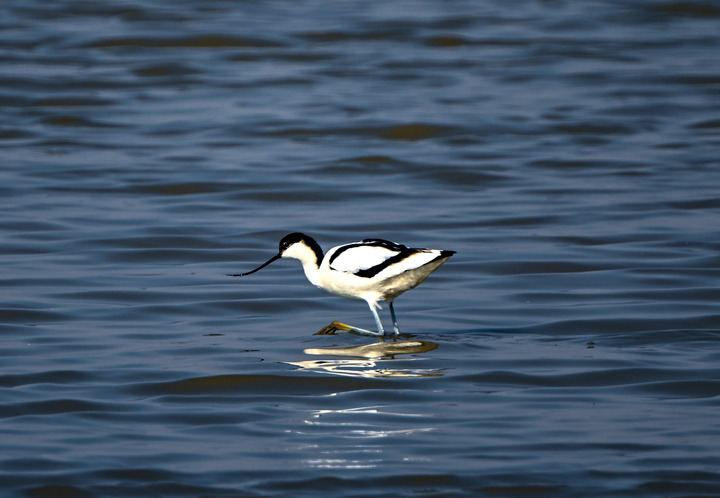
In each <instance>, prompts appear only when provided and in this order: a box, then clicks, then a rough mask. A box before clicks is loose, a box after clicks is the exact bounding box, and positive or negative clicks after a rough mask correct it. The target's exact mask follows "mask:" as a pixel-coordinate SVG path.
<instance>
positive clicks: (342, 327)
mask: <svg viewBox="0 0 720 498" xmlns="http://www.w3.org/2000/svg"><path fill="white" fill-rule="evenodd" d="M338 331H347V332H350V333H351V334H360V335H369V336H372V337H382V336H383V335H384V334H382V333H379V332H375V331H372V330H366V329H361V328H359V327H353V326H352V325H348V324H346V323H341V322H338V321H337V320H334V321H332V322H331V323H330V324H328V325H326V326H325V327H323V328H321V329H320V330H318V331H317V332H315V335H334V334H335V332H338Z"/></svg>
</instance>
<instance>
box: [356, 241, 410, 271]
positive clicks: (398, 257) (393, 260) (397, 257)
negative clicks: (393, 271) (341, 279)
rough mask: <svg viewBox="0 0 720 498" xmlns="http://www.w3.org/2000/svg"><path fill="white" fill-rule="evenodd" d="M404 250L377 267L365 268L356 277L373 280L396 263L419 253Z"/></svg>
mask: <svg viewBox="0 0 720 498" xmlns="http://www.w3.org/2000/svg"><path fill="white" fill-rule="evenodd" d="M402 247H403V250H401V251H400V252H398V253H397V254H396V255H395V256H392V257H390V258H388V259H386V260H385V261H383V262H382V263H380V264H379V265H375V266H373V267H370V268H365V269H364V270H358V271H356V272H355V273H354V275H357V276H358V277H364V278H373V277H374V276H375V275H377V274H378V273H380V272H381V271H383V270H384V269H385V268H387V267H389V266H391V265H394V264H395V263H397V262H399V261H402V260H403V259H405V258H407V257H408V256H410V255H411V254H413V253H415V252H418V251H416V250H415V249H409V248H407V247H405V246H402Z"/></svg>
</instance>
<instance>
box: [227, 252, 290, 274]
mask: <svg viewBox="0 0 720 498" xmlns="http://www.w3.org/2000/svg"><path fill="white" fill-rule="evenodd" d="M280 258H282V256H281V255H279V254H276V255H275V256H273V257H272V258H270V259H268V260H267V261H265V262H264V263H263V264H261V265H260V266H258V267H257V268H255V269H254V270H251V271H249V272H247V273H235V274H231V273H228V274H227V276H228V277H244V276H246V275H250V274H251V273H255V272H256V271H260V270H262V269H263V268H265V267H266V266H267V265H269V264H270V263H272V262H273V261H277V260H278V259H280Z"/></svg>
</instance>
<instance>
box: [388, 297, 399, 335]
mask: <svg viewBox="0 0 720 498" xmlns="http://www.w3.org/2000/svg"><path fill="white" fill-rule="evenodd" d="M388 306H390V316H392V322H393V332H395V335H400V329H399V328H398V323H397V318H395V308H393V303H392V301H391V302H389V303H388Z"/></svg>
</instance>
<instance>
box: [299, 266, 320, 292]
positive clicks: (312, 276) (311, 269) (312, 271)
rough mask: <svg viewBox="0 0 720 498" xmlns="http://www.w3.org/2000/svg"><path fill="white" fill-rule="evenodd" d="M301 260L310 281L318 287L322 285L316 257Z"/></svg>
mask: <svg viewBox="0 0 720 498" xmlns="http://www.w3.org/2000/svg"><path fill="white" fill-rule="evenodd" d="M300 262H301V263H302V265H303V270H304V271H305V276H306V277H307V279H308V280H309V281H310V283H311V284H313V285H314V286H316V287H321V285H320V268H319V267H318V265H317V262H316V261H315V260H314V259H313V260H312V261H305V260H300Z"/></svg>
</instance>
